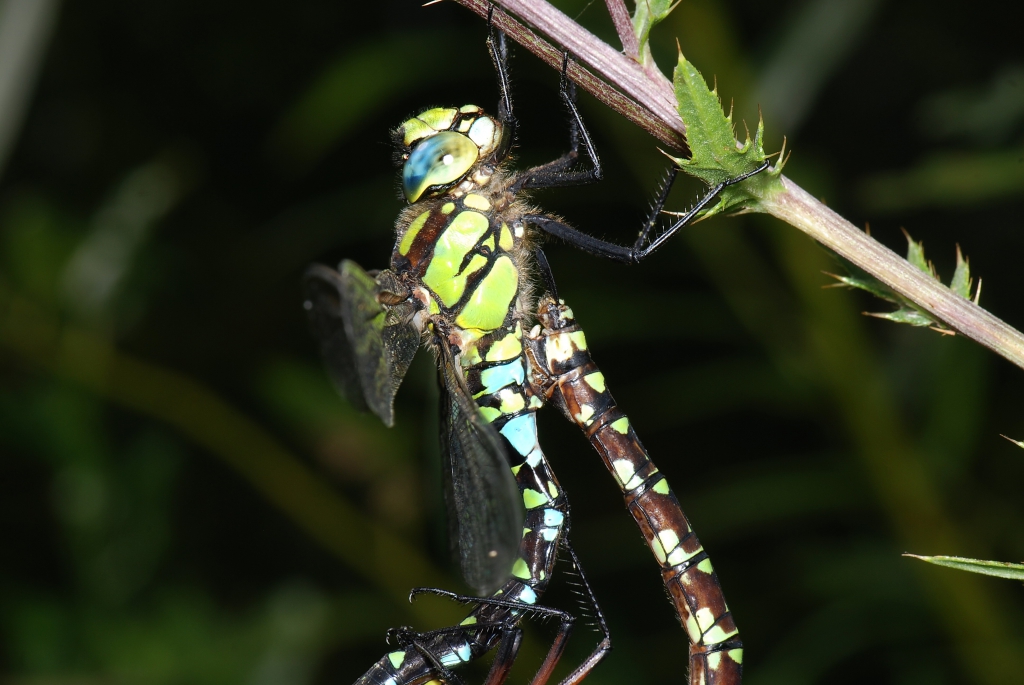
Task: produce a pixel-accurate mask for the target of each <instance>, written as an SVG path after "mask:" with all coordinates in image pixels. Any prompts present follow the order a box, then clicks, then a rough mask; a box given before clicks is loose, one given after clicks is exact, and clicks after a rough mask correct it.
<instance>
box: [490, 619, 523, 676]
mask: <svg viewBox="0 0 1024 685" xmlns="http://www.w3.org/2000/svg"><path fill="white" fill-rule="evenodd" d="M522 642H523V631H522V629H520V628H511V629H509V630H507V631H506V632H505V633H504V634H502V636H501V642H499V643H498V650H497V651H496V652H495V653H494V661H492V662H491V670H490V671H488V672H487V680H485V681H484V685H502V684H503V683H504V682H505V680H507V679H508V674H509V672H511V670H512V664H514V663H515V661H516V657H517V656H518V655H519V647H520V645H521V644H522Z"/></svg>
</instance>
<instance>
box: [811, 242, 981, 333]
mask: <svg viewBox="0 0 1024 685" xmlns="http://www.w3.org/2000/svg"><path fill="white" fill-rule="evenodd" d="M903 235H905V236H906V237H907V261H908V262H910V263H911V264H913V265H914V266H916V267H917V268H918V269H920V270H921V271H923V272H925V273H926V274H928V275H929V276H931V277H932V278H934V279H935V280H936V281H940V279H939V275H938V273H936V271H935V265H934V264H932V263H931V262H930V261H928V259H927V258H926V257H925V254H924V243H923V242H917V241H915V240H914V239H913V238H912V237H910V234H909V233H907V232H906V231H903ZM844 264H845V262H844ZM847 268H849V269H851V270H853V271H856V272H857V274H856V275H852V276H838V275H836V274H829V276H832V278H835V279H836V280H837V281H839V284H840V285H844V286H847V287H849V288H857V289H859V290H864V291H866V292H869V293H871V294H872V295H874V296H875V297H877V298H879V299H882V300H885V301H886V302H891V303H893V304H895V305H897V307H898V308H897V309H896V311H893V312H864V313H865V314H867V315H868V316H874V317H876V318H879V319H886V320H888V321H895V322H896V323H906V324H910V325H911V326H928V327H930V328H933V329H935V330H936V331H938V332H940V333H944V334H952V333H954V331H953V330H952V329H950V328H949V327H948V326H946V325H945V324H944V323H943V322H941V321H939V320H938V319H936V318H934V317H933V316H932V315H931V314H929V313H928V312H926V311H925V310H923V309H921V308H920V307H918V306H917V305H916V304H914V303H913V302H911V301H910V300H908V299H907V298H905V297H904V296H902V295H900V294H899V293H897V292H896V291H894V290H892V289H891V288H889V286H887V285H885V284H884V283H882V282H881V281H879V280H877V279H875V278H874V277H872V276H869V275H867V274H865V273H863V272H861V271H860V270H859V269H856V267H853V266H852V265H847ZM940 282H941V281H940ZM949 289H950V290H952V291H953V292H954V293H956V294H957V295H959V296H960V297H963V298H964V299H972V298H971V269H970V266H969V265H968V262H967V260H966V259H964V256H963V254H961V252H960V246H959V245H957V248H956V271H955V272H954V274H953V280H952V281H950V284H949ZM980 295H981V282H980V281H979V282H978V288H977V290H975V292H974V298H973V300H974V303H975V304H977V302H978V297H979V296H980Z"/></svg>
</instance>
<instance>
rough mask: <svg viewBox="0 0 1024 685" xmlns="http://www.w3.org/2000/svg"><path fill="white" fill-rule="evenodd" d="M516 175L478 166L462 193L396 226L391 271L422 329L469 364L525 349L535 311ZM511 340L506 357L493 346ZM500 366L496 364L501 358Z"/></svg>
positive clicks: (417, 209)
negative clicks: (526, 322) (527, 323)
mask: <svg viewBox="0 0 1024 685" xmlns="http://www.w3.org/2000/svg"><path fill="white" fill-rule="evenodd" d="M514 181H515V177H514V176H513V175H511V174H506V173H504V172H503V171H502V170H501V169H494V168H491V167H488V166H486V165H483V164H481V165H478V167H477V168H475V169H474V170H473V171H472V172H471V173H470V174H469V175H467V177H466V178H465V179H464V180H462V181H461V182H460V183H459V184H458V185H457V186H456V187H454V188H451V189H450V190H448V191H447V192H445V193H444V194H442V195H440V196H438V197H434V198H429V199H424V200H421V201H419V202H416V203H414V204H412V205H410V206H408V207H407V208H406V209H405V210H404V211H403V212H402V214H401V216H400V217H399V220H398V222H397V227H396V228H397V231H396V232H397V236H396V238H397V239H396V242H395V249H394V252H393V253H392V258H391V265H392V269H393V270H394V272H395V273H396V274H398V275H399V277H400V278H402V279H403V281H404V282H405V284H406V285H407V286H408V288H409V290H410V292H411V293H412V297H413V298H414V299H415V300H416V301H417V303H418V305H419V307H420V312H419V314H418V315H417V316H418V319H419V320H418V322H417V323H418V324H419V325H420V327H421V328H422V329H427V330H432V331H433V332H434V333H435V334H438V337H441V338H447V339H448V341H449V342H450V343H451V344H453V345H455V346H457V347H458V348H459V350H460V351H461V352H462V359H463V363H464V364H466V365H469V364H473V363H479V362H484V361H487V355H488V352H490V353H491V356H495V355H497V356H501V357H506V355H507V354H509V353H511V352H512V349H511V348H515V347H519V342H518V341H519V340H521V335H522V334H521V328H522V327H521V322H522V321H523V319H524V317H526V315H527V312H529V311H531V310H532V305H533V302H532V289H531V287H530V282H531V274H530V273H529V265H530V263H531V260H530V258H529V253H530V249H531V244H530V236H529V233H528V231H527V227H526V226H525V225H524V224H523V222H522V216H523V215H524V214H526V213H528V212H529V211H530V208H529V207H528V206H527V205H526V204H524V203H523V202H521V201H519V200H517V199H516V197H515V196H514V195H513V193H512V191H511V187H512V184H513V183H514ZM509 336H512V337H514V338H515V339H516V342H515V344H513V341H512V340H508V341H507V342H506V343H505V345H504V347H505V348H508V349H507V351H505V352H500V350H495V349H492V348H494V343H498V342H500V341H502V340H506V339H507V338H508V337H509ZM495 361H497V359H495Z"/></svg>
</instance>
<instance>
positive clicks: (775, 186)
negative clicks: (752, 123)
mask: <svg viewBox="0 0 1024 685" xmlns="http://www.w3.org/2000/svg"><path fill="white" fill-rule="evenodd" d="M674 82H675V91H676V99H677V100H678V103H679V116H680V117H682V119H683V122H684V123H685V124H686V141H687V143H688V144H689V146H690V153H691V157H690V158H689V159H685V158H678V159H677V158H673V161H675V163H676V164H678V165H679V168H680V169H682V170H683V171H685V172H686V173H688V174H690V175H691V176H696V177H697V178H699V179H701V180H702V181H704V183H706V184H708V185H709V186H716V185H718V184H719V183H723V182H725V181H728V180H729V179H732V178H736V177H737V176H740V175H742V174H745V173H749V172H751V171H753V170H754V169H756V168H757V167H759V166H761V164H762V163H763V162H764V161H765V159H766V155H765V153H764V121H763V120H759V121H758V123H757V131H756V133H755V134H754V138H753V140H751V138H750V133H749V131H748V132H747V137H746V139H745V141H744V143H743V144H742V145H739V144H738V143H737V141H736V135H735V132H734V131H733V121H732V113H731V112H730V113H729V115H726V114H725V112H724V111H723V110H722V103H721V101H720V100H719V99H718V91H717V90H711V89H709V88H708V84H707V83H706V82H705V81H704V77H703V76H701V74H700V72H699V71H697V69H696V67H694V66H693V64H691V63H690V62H688V61H687V60H686V58H685V57H683V55H682V53H680V55H679V63H678V64H677V65H676V69H675V75H674ZM781 172H782V163H781V162H779V163H778V164H776V165H775V167H774V168H771V169H768V170H766V171H764V172H763V173H760V174H757V175H756V176H753V177H751V178H749V179H747V180H746V181H744V182H743V183H739V184H737V185H734V186H729V187H726V188H724V189H723V190H722V192H721V194H720V195H719V197H718V203H717V204H716V205H715V206H714V207H712V208H711V209H709V210H707V211H706V212H704V214H703V215H702V216H703V217H708V216H712V215H714V214H718V213H720V212H724V211H726V210H731V209H735V210H738V211H758V206H759V202H760V200H761V199H762V198H765V197H767V196H769V195H771V194H774V193H776V192H781V191H782V189H783V188H782V182H781V181H780V180H779V174H780V173H781Z"/></svg>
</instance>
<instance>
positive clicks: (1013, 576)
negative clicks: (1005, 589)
mask: <svg viewBox="0 0 1024 685" xmlns="http://www.w3.org/2000/svg"><path fill="white" fill-rule="evenodd" d="M903 556H905V557H911V558H913V559H920V560H921V561H927V562H928V563H929V564H935V565H937V566H948V567H949V568H955V569H957V570H960V571H969V572H971V573H982V574H984V575H986V576H996V577H997V578H1009V579H1010V580H1024V564H1011V563H1009V562H1005V561H982V560H980V559H965V558H964V557H944V556H936V557H924V556H918V555H917V554H904V555H903Z"/></svg>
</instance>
